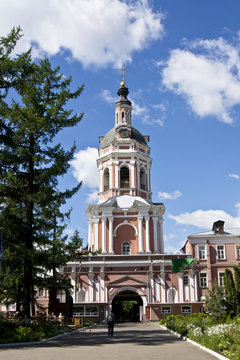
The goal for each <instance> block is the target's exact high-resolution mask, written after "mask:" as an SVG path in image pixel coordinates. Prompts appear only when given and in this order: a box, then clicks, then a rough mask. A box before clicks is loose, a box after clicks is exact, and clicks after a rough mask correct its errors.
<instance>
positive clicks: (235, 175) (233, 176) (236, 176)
mask: <svg viewBox="0 0 240 360" xmlns="http://www.w3.org/2000/svg"><path fill="white" fill-rule="evenodd" d="M228 176H229V177H231V178H233V179H237V180H239V179H240V176H239V175H237V174H229V175H228Z"/></svg>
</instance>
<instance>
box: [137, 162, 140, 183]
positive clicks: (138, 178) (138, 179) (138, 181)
mask: <svg viewBox="0 0 240 360" xmlns="http://www.w3.org/2000/svg"><path fill="white" fill-rule="evenodd" d="M137 188H138V189H140V173H139V163H137Z"/></svg>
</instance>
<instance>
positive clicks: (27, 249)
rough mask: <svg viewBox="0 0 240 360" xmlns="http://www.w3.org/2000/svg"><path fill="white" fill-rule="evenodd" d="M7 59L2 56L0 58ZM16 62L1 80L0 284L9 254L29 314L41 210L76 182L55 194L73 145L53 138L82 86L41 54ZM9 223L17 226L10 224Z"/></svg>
mask: <svg viewBox="0 0 240 360" xmlns="http://www.w3.org/2000/svg"><path fill="white" fill-rule="evenodd" d="M14 35H15V38H14V39H13V40H11V41H12V42H11V41H10V40H9V41H10V43H9V44H11V43H12V44H13V45H12V47H13V48H14V44H15V43H16V41H17V40H18V38H19V33H17V34H14V33H13V34H12V36H13V37H14ZM2 43H4V41H3V40H2ZM2 46H3V45H2ZM9 46H10V45H9ZM19 59H20V60H21V57H18V60H19ZM7 60H8V58H6V59H5V58H4V59H3V62H7ZM20 63H21V61H20ZM1 66H2V58H0V67H1ZM22 66H23V68H24V69H26V70H24V71H22V72H21V71H17V75H16V76H15V75H14V76H15V77H16V81H15V80H14V81H13V82H10V83H9V84H8V83H7V84H6V86H5V93H4V101H2V103H1V108H0V111H1V112H0V114H1V133H4V135H6V136H5V137H3V136H2V138H1V143H0V146H1V153H0V164H1V167H2V169H4V171H2V172H1V174H0V180H1V181H0V204H1V206H2V209H1V221H2V224H3V225H2V227H3V258H2V263H3V266H2V278H3V283H5V284H6V279H7V276H8V277H11V274H12V270H13V266H14V263H15V261H16V259H15V257H14V256H12V254H16V257H17V258H18V260H19V264H18V267H17V271H19V277H18V281H19V284H20V291H19V296H21V302H22V307H23V313H24V315H25V316H26V317H29V316H30V308H31V303H32V302H33V294H34V285H35V280H36V276H37V274H38V273H39V271H41V269H42V265H43V264H44V261H42V260H43V259H42V258H43V256H41V255H43V254H45V253H46V246H48V245H49V239H48V237H49V231H50V230H49V225H50V224H49V221H48V219H47V217H46V216H45V213H46V208H47V207H49V206H51V204H53V203H56V202H58V203H60V204H64V203H65V202H66V200H67V199H68V198H70V197H71V196H73V195H74V194H75V193H76V192H77V191H78V189H79V188H80V186H81V184H80V183H79V184H78V185H77V186H76V187H75V188H73V189H71V190H68V189H67V190H65V191H62V192H56V189H57V187H58V181H59V177H62V176H63V175H64V174H65V173H66V172H67V170H68V168H69V166H70V165H69V162H70V160H71V159H72V157H73V154H74V150H75V145H73V146H72V147H71V149H70V150H68V151H66V150H65V149H64V148H63V147H62V146H61V144H55V143H54V140H55V137H56V135H57V134H58V133H59V132H60V131H61V130H63V129H65V128H68V127H73V126H75V125H77V124H78V123H79V122H80V120H81V119H82V116H83V114H82V113H77V114H73V111H72V110H71V109H69V108H68V106H67V105H68V101H69V100H73V99H77V98H78V97H79V96H80V94H81V92H82V90H83V86H80V87H78V88H77V89H76V91H73V92H72V91H71V89H70V86H71V78H66V77H65V76H64V75H63V74H61V73H60V71H59V70H60V69H59V67H57V68H55V69H52V67H51V64H50V62H49V60H48V59H47V58H45V59H43V60H40V61H39V62H38V63H34V62H33V61H32V59H31V56H30V55H29V53H28V56H24V59H23V63H22ZM19 68H20V65H19V64H18V68H17V69H18V70H19ZM2 77H3V78H4V76H2ZM10 78H11V77H10ZM2 81H3V79H2ZM10 87H12V89H13V90H14V92H15V94H16V96H15V97H13V98H10V96H9V94H8V89H9V88H10ZM5 100H6V101H5ZM9 134H10V136H9ZM7 140H8V141H7ZM9 214H10V215H11V216H10V218H9V217H8V216H9ZM11 224H18V226H17V227H16V226H15V227H13V228H11V227H9V226H10V225H11ZM41 250H42V252H43V254H41ZM4 290H5V298H8V296H9V294H8V293H7V292H6V289H4ZM16 297H17V294H16V296H15V298H16Z"/></svg>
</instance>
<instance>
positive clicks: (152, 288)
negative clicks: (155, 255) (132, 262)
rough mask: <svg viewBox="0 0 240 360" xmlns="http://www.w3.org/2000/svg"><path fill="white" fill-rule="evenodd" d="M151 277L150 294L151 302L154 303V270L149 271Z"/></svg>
mask: <svg viewBox="0 0 240 360" xmlns="http://www.w3.org/2000/svg"><path fill="white" fill-rule="evenodd" d="M149 277H150V289H149V290H150V294H149V302H150V303H153V302H155V301H154V277H153V272H152V271H150V273H149Z"/></svg>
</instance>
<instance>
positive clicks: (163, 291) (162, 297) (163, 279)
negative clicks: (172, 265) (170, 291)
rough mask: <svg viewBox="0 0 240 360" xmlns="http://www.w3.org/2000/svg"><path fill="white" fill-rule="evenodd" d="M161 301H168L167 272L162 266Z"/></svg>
mask: <svg viewBox="0 0 240 360" xmlns="http://www.w3.org/2000/svg"><path fill="white" fill-rule="evenodd" d="M160 274H161V303H165V302H166V284H165V273H164V267H161V273H160Z"/></svg>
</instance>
